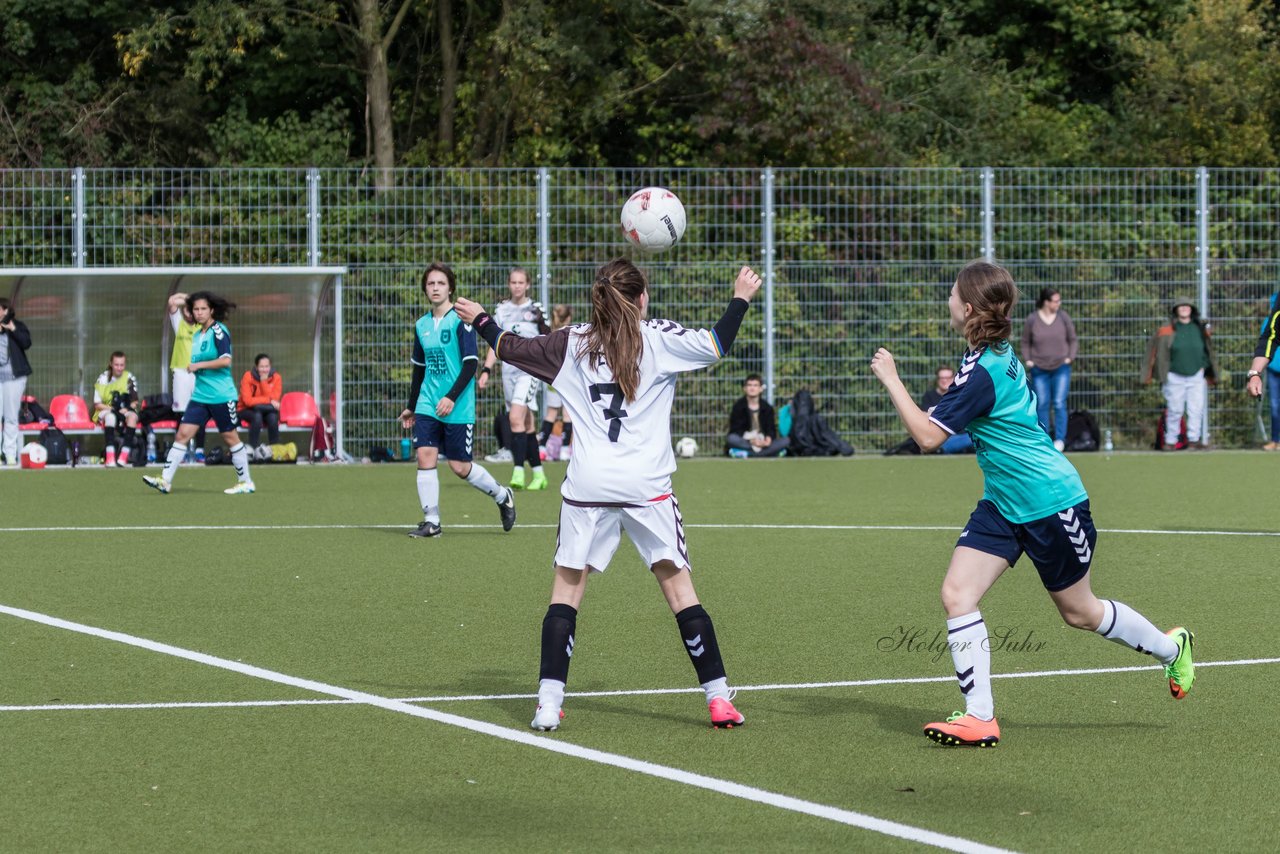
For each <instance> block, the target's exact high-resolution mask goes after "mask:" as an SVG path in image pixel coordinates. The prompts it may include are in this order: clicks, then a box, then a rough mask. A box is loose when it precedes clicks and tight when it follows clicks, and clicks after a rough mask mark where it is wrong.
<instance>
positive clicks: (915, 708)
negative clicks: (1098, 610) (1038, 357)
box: [0, 305, 1280, 852]
mask: <svg viewBox="0 0 1280 854" xmlns="http://www.w3.org/2000/svg"><path fill="white" fill-rule="evenodd" d="M159 308H160V306H159V305H157V306H156V314H157V317H156V318H155V320H156V324H157V325H158V323H159V319H160V318H159V317H158V315H159ZM232 331H233V334H234V332H235V326H232ZM1071 459H1072V462H1073V463H1074V464H1075V465H1076V466H1077V467H1078V468H1079V469H1080V472H1081V475H1082V477H1083V479H1084V483H1085V485H1086V487H1087V488H1088V489H1089V492H1090V498H1091V501H1092V510H1093V515H1094V520H1095V522H1096V524H1097V527H1098V530H1099V537H1098V544H1097V548H1096V556H1095V560H1094V564H1093V587H1094V590H1095V591H1096V592H1097V593H1098V594H1099V595H1100V596H1104V597H1107V598H1113V599H1117V600H1120V601H1124V602H1127V603H1129V604H1131V605H1132V606H1133V607H1135V608H1137V609H1138V610H1140V611H1141V612H1142V613H1143V614H1145V615H1146V616H1148V617H1149V618H1150V619H1151V620H1152V621H1153V622H1155V623H1156V624H1157V625H1158V626H1159V627H1161V628H1162V629H1167V628H1169V627H1171V626H1175V625H1185V626H1187V627H1188V628H1190V629H1192V630H1193V631H1194V632H1195V634H1196V658H1197V679H1196V682H1195V687H1194V690H1193V691H1192V692H1191V694H1190V696H1189V697H1188V698H1187V699H1185V700H1183V701H1174V700H1173V699H1172V698H1171V697H1170V696H1169V691H1168V688H1167V685H1166V680H1165V678H1164V676H1163V673H1162V672H1161V670H1160V668H1159V667H1158V666H1156V665H1155V664H1154V662H1153V661H1152V660H1151V659H1150V658H1149V657H1147V656H1143V655H1138V654H1136V653H1134V652H1132V651H1130V650H1128V649H1125V648H1122V647H1120V646H1118V645H1115V644H1111V643H1107V642H1105V641H1103V640H1102V639H1101V638H1099V637H1097V636H1095V635H1093V634H1091V633H1087V632H1082V631H1079V630H1076V629H1072V628H1068V627H1067V626H1065V625H1064V624H1063V622H1062V620H1061V619H1060V617H1059V615H1058V613H1057V611H1056V609H1055V608H1054V607H1053V605H1052V603H1051V601H1050V599H1049V597H1048V596H1047V595H1046V593H1045V592H1044V590H1043V589H1042V587H1041V586H1040V583H1039V579H1038V577H1037V575H1036V573H1035V570H1034V568H1033V567H1032V566H1031V565H1030V563H1029V562H1028V561H1027V560H1026V559H1025V558H1024V559H1023V560H1022V561H1020V562H1019V564H1018V565H1017V566H1016V567H1014V568H1013V569H1011V570H1010V571H1008V572H1007V573H1006V574H1005V576H1004V577H1003V578H1002V579H1001V581H1000V582H999V583H997V584H996V586H995V587H994V589H993V590H992V591H991V593H990V594H989V595H988V597H987V598H986V599H985V600H984V602H983V614H984V616H985V617H986V620H987V623H988V626H989V627H990V629H991V632H992V638H993V640H992V643H993V653H992V659H993V660H992V669H993V673H994V676H995V679H994V692H995V700H996V713H997V715H998V716H999V720H1000V725H1001V729H1002V740H1001V742H1000V744H999V746H998V747H996V748H995V749H991V750H982V751H978V750H963V749H947V748H943V747H940V746H938V745H936V744H934V743H932V742H930V741H929V740H927V739H926V738H925V737H924V736H923V735H922V733H921V728H922V726H923V725H924V724H925V723H927V722H929V721H934V720H940V719H945V717H946V715H947V714H948V713H949V712H951V711H952V710H953V709H956V708H962V707H963V698H962V696H961V695H960V693H959V691H958V690H957V687H956V682H955V679H954V676H953V674H952V669H953V668H952V662H951V659H950V655H949V653H948V651H947V648H946V646H945V622H944V618H943V614H942V609H941V605H940V603H939V586H940V583H941V580H942V576H943V573H944V571H945V569H946V567H947V563H948V560H949V557H950V554H951V550H952V548H953V546H954V544H955V542H956V538H957V535H958V534H959V532H960V530H961V529H962V527H963V524H964V522H965V520H966V519H967V518H968V515H969V513H970V512H971V511H972V509H973V506H974V504H975V503H976V502H977V500H978V498H979V497H980V495H981V489H982V487H981V475H980V472H979V471H978V468H977V466H976V465H975V464H974V461H973V460H972V459H971V458H963V457H948V458H942V457H879V456H877V457H855V458H852V459H838V460H826V459H782V460H772V461H765V460H762V461H747V462H743V461H736V460H726V459H696V460H690V461H681V463H680V469H679V471H678V472H677V474H676V476H675V488H676V494H677V495H678V496H679V499H680V506H681V510H682V511H683V514H684V521H685V525H686V529H687V532H688V538H689V548H690V556H691V560H692V562H693V567H694V572H695V577H696V584H697V589H698V593H699V595H700V597H701V599H702V601H703V603H704V604H705V606H706V608H707V610H708V612H709V613H710V614H711V615H712V617H713V618H714V619H715V625H716V632H717V635H718V636H719V642H720V646H721V650H722V652H723V655H724V660H725V665H726V667H727V669H728V673H729V680H730V684H731V685H732V686H734V687H736V688H737V689H738V694H737V697H736V699H735V700H734V703H735V705H736V706H737V708H738V709H739V710H740V711H741V712H742V713H743V714H744V715H745V716H746V725H745V726H743V727H741V728H735V729H733V730H713V729H712V728H711V727H710V724H709V720H708V717H707V711H706V706H705V703H704V700H703V697H702V691H701V690H700V689H699V688H698V687H697V685H696V684H695V679H694V673H693V669H692V668H691V667H690V666H689V660H688V658H687V656H686V655H685V653H684V651H683V649H682V648H681V642H680V637H679V634H678V632H677V628H676V625H675V621H674V620H673V619H672V616H671V614H670V612H669V610H668V609H667V606H666V604H665V603H664V601H663V599H662V596H661V595H660V593H659V591H658V589H657V585H656V583H655V582H654V581H653V579H652V578H651V577H650V575H649V573H648V572H647V571H646V569H645V567H644V566H642V565H641V563H640V561H639V559H638V558H637V556H636V554H635V550H634V549H633V548H632V547H631V545H630V543H629V542H626V541H624V542H623V544H622V546H621V548H620V549H619V551H618V553H617V555H616V557H615V558H614V561H613V563H612V564H611V565H610V567H609V570H608V572H606V573H605V574H604V575H603V576H596V577H593V578H592V579H591V581H590V584H589V585H588V586H589V587H590V590H589V592H588V594H587V596H586V599H585V602H584V605H583V608H582V610H581V614H580V616H579V618H578V624H577V636H576V646H575V648H574V655H573V664H572V667H571V669H570V676H569V685H568V696H567V697H566V701H565V706H564V708H565V712H566V717H565V718H564V721H563V723H562V726H561V728H560V729H559V730H558V731H557V732H554V733H546V734H539V733H533V732H532V731H530V729H529V720H530V718H531V717H532V714H533V711H534V694H535V691H536V687H537V675H538V661H539V632H540V625H541V620H542V616H543V613H544V612H545V609H546V604H547V596H548V593H549V591H550V587H551V580H552V572H551V568H550V562H551V557H552V553H553V550H554V544H555V540H556V522H557V518H558V510H559V506H560V501H559V496H558V495H557V494H556V492H555V491H554V488H555V487H557V486H558V484H559V480H560V478H561V477H562V476H563V472H564V469H563V466H560V465H559V464H548V466H547V471H548V474H549V476H550V477H551V479H552V486H553V490H552V491H548V492H545V493H536V494H531V493H521V494H518V495H517V509H518V512H519V519H518V522H517V525H516V527H515V529H514V530H513V531H511V532H510V533H509V534H504V533H503V532H502V530H501V527H500V525H499V520H498V514H497V512H496V511H495V509H494V506H493V502H492V501H490V500H489V499H488V498H487V497H486V496H484V495H481V494H480V493H478V492H477V491H476V490H474V489H471V488H469V487H468V486H467V485H466V484H465V483H462V482H461V481H459V480H457V479H456V478H451V477H450V478H442V487H441V488H442V492H443V494H442V496H441V507H442V508H443V511H444V518H443V520H442V524H443V527H444V535H443V536H442V537H439V538H437V539H435V540H428V541H423V540H414V539H411V538H409V537H408V536H406V533H407V532H408V531H409V530H411V529H412V528H413V527H414V526H415V525H416V524H417V523H418V521H420V516H419V512H418V508H417V507H416V496H415V493H414V481H413V468H412V467H411V466H410V465H407V464H405V465H398V464H387V465H378V466H332V467H320V466H302V467H294V466H278V467H263V468H262V469H258V470H255V472H254V476H255V480H256V482H257V485H258V493H257V494H255V495H252V496H247V497H239V498H227V497H225V496H223V495H222V494H221V490H222V489H223V488H224V487H225V486H226V485H227V482H228V472H227V470H225V469H221V470H219V469H205V468H202V467H197V468H190V469H186V470H184V471H183V473H182V477H181V479H180V480H179V481H178V482H177V483H176V485H175V491H174V492H173V494H171V495H167V496H161V495H158V494H156V493H154V492H153V491H151V490H148V489H146V488H145V486H144V485H143V484H142V483H141V481H140V479H139V477H138V475H137V474H136V473H134V472H133V471H131V470H107V469H103V470H97V469H93V470H83V469H81V470H77V471H76V472H75V473H69V472H67V471H55V470H46V471H45V472H44V473H42V474H34V475H33V474H14V473H12V472H0V489H3V490H4V494H5V495H6V500H5V502H4V506H5V513H4V518H3V520H2V521H0V534H2V536H3V538H4V544H5V552H6V559H5V569H4V571H3V572H2V573H0V629H2V634H0V637H2V638H3V642H2V643H0V673H2V674H3V679H0V755H3V757H4V761H3V767H4V769H5V770H4V780H5V795H4V797H5V806H6V809H5V819H4V820H3V822H0V849H3V850H8V851H72V850H75V851H122V850H123V851H162V850H178V849H181V850H190V851H228V850H270V851H304V850H305V851H351V850H361V851H366V852H384V851H385V852H393V851H396V852H398V851H404V850H419V851H421V850H426V851H443V850H448V851H494V850H521V851H583V852H586V851H615V850H616V851H634V850H642V849H643V850H681V851H684V850H690V851H692V850H697V851H849V850H875V851H882V850H883V851H899V850H902V851H906V850H924V849H941V850H955V851H990V850H1014V851H1067V850H1104V849H1105V850H1132V849H1138V848H1140V847H1143V846H1147V845H1150V844H1151V840H1153V839H1162V840H1165V841H1166V844H1171V845H1172V846H1173V847H1175V848H1179V849H1186V850H1233V851H1247V850H1258V851H1262V850H1270V849H1272V848H1273V847H1274V842H1275V838H1276V836H1275V826H1276V822H1277V821H1278V820H1280V814H1278V813H1280V806H1277V802H1276V799H1275V797H1274V794H1275V793H1274V786H1273V785H1271V784H1267V783H1266V782H1265V781H1266V780H1267V779H1271V772H1270V770H1269V769H1270V767H1271V766H1272V765H1273V764H1274V760H1275V749H1274V747H1273V746H1272V740H1271V739H1270V737H1269V736H1268V735H1267V733H1269V732H1270V731H1271V729H1272V728H1273V727H1272V724H1273V721H1272V718H1271V713H1272V711H1273V707H1274V703H1273V702H1272V700H1273V698H1274V695H1275V688H1274V686H1275V684H1276V680H1277V676H1278V675H1280V648H1278V647H1277V644H1276V640H1275V638H1276V636H1275V634H1274V633H1273V632H1274V617H1275V612H1276V581H1275V559H1274V555H1275V550H1276V546H1277V544H1278V542H1277V538H1278V537H1280V534H1277V532H1276V526H1275V513H1274V508H1271V507H1270V506H1268V504H1267V503H1266V502H1263V501H1259V500H1258V497H1259V496H1266V495H1269V494H1270V490H1271V489H1272V488H1273V484H1274V481H1275V475H1274V472H1273V471H1272V466H1270V465H1263V464H1261V463H1265V462H1268V461H1266V460H1263V461H1260V459H1259V457H1258V455H1257V454H1256V453H1248V452H1216V453H1213V454H1199V455H1196V454H1185V455H1183V454H1179V455H1163V456H1162V455H1159V454H1147V453H1130V454H1114V455H1103V454H1077V455H1073V456H1072V458H1071ZM491 470H492V471H493V473H494V475H495V476H496V477H497V478H498V479H499V480H503V479H504V478H505V477H506V476H507V474H508V473H509V472H508V471H507V469H506V466H502V465H494V466H491Z"/></svg>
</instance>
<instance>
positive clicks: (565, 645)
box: [538, 570, 586, 682]
mask: <svg viewBox="0 0 1280 854" xmlns="http://www.w3.org/2000/svg"><path fill="white" fill-rule="evenodd" d="M583 572H586V570H583ZM577 625H578V610H577V609H576V608H573V607H570V606H569V605H560V604H556V605H549V606H547V615H546V616H545V617H543V618H542V667H541V668H540V669H539V670H538V678H539V679H556V680H558V681H560V682H568V681H569V658H570V657H571V656H572V655H573V632H574V629H575V628H576V627H577Z"/></svg>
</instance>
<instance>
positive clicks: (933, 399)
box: [920, 365, 973, 454]
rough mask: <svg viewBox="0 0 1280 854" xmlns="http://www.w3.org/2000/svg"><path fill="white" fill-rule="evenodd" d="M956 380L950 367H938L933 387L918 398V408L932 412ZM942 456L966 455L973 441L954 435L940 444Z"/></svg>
mask: <svg viewBox="0 0 1280 854" xmlns="http://www.w3.org/2000/svg"><path fill="white" fill-rule="evenodd" d="M955 378H956V371H955V368H952V367H951V366H950V365H939V366H938V370H937V371H935V372H934V380H935V382H934V386H933V388H931V389H929V390H928V391H926V392H925V393H924V397H922V398H920V408H921V409H923V410H924V411H925V412H933V408H934V407H935V406H937V405H938V403H939V401H941V400H942V396H943V395H944V394H946V393H947V390H948V389H950V388H951V383H952V382H953V381H954V380H955ZM940 450H941V451H942V453H944V454H966V453H969V452H970V451H972V450H973V439H971V438H969V434H968V433H965V432H963V431H962V432H960V433H956V434H955V435H954V436H949V437H948V438H947V440H946V441H945V442H943V443H942V448H941V449H940Z"/></svg>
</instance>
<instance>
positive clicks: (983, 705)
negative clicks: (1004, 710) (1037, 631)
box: [947, 611, 995, 721]
mask: <svg viewBox="0 0 1280 854" xmlns="http://www.w3.org/2000/svg"><path fill="white" fill-rule="evenodd" d="M947 645H948V646H950V647H951V660H952V661H954V662H955V665H956V679H957V680H959V683H960V693H961V694H964V705H965V711H966V712H967V713H968V714H971V715H973V716H974V717H975V718H979V719H981V720H984V721H989V720H991V719H992V718H993V717H995V700H993V699H992V697H991V646H990V644H989V643H988V641H987V624H986V623H985V622H983V620H982V612H981V611H974V612H973V613H972V614H965V615H964V616H963V617H952V618H951V619H949V620H947Z"/></svg>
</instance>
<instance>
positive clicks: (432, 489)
mask: <svg viewBox="0 0 1280 854" xmlns="http://www.w3.org/2000/svg"><path fill="white" fill-rule="evenodd" d="M418 505H419V506H421V507H422V518H423V519H425V520H426V521H428V522H435V523H436V524H440V476H439V475H438V474H437V473H436V470H435V469H418Z"/></svg>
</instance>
